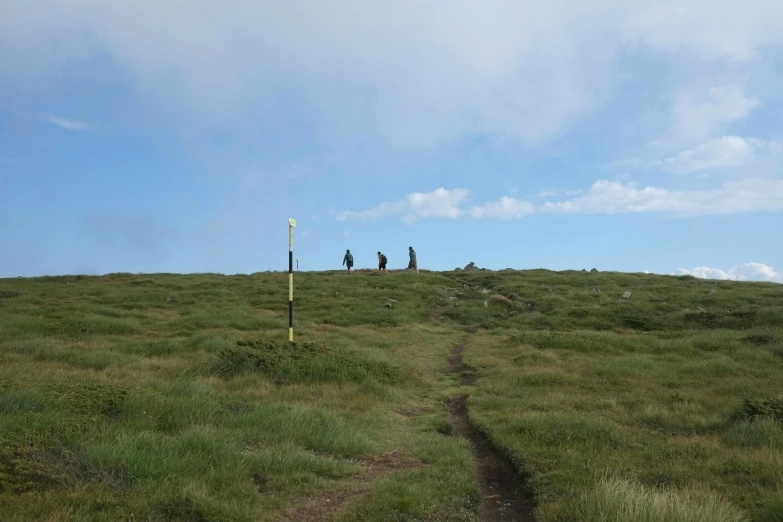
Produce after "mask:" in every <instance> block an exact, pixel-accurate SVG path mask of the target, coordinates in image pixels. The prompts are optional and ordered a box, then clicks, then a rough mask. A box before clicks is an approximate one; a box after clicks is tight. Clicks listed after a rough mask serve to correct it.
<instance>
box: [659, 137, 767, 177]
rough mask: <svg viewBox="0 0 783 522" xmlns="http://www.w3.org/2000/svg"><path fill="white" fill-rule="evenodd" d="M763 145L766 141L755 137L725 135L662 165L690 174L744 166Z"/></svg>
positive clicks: (678, 155) (670, 169)
mask: <svg viewBox="0 0 783 522" xmlns="http://www.w3.org/2000/svg"><path fill="white" fill-rule="evenodd" d="M763 147H764V143H763V142H762V141H760V140H757V139H755V138H740V137H739V136H724V137H722V138H718V139H714V140H710V141H708V142H706V143H702V144H701V145H699V146H698V147H696V148H694V149H691V150H685V151H683V152H680V153H679V154H677V155H676V156H672V157H670V158H667V159H665V160H663V162H662V166H663V168H664V169H665V170H668V171H671V172H673V173H675V174H689V173H691V172H696V171H699V170H704V169H716V168H728V167H742V166H743V165H746V164H747V163H749V162H750V161H751V160H753V159H754V157H755V156H756V154H757V153H758V152H759V151H760V150H761V149H762V148H763Z"/></svg>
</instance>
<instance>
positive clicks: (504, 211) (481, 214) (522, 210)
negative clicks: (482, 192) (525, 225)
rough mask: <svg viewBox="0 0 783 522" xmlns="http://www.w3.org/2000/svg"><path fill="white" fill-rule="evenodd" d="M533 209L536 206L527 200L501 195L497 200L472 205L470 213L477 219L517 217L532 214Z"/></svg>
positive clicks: (534, 209)
mask: <svg viewBox="0 0 783 522" xmlns="http://www.w3.org/2000/svg"><path fill="white" fill-rule="evenodd" d="M535 211H536V206H535V205H534V204H533V203H531V202H529V201H520V200H518V199H516V198H509V197H502V198H500V199H499V200H498V201H493V202H491V203H486V204H484V205H481V206H477V207H473V209H472V210H471V215H472V216H473V217H474V218H479V219H481V218H487V219H518V218H522V217H525V216H527V215H530V214H533V213H535Z"/></svg>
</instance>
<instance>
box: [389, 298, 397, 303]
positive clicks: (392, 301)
mask: <svg viewBox="0 0 783 522" xmlns="http://www.w3.org/2000/svg"><path fill="white" fill-rule="evenodd" d="M389 302H390V303H396V302H397V300H396V299H392V298H391V297H390V298H389Z"/></svg>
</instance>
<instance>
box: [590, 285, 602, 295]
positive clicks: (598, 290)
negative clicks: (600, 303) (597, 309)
mask: <svg viewBox="0 0 783 522" xmlns="http://www.w3.org/2000/svg"><path fill="white" fill-rule="evenodd" d="M592 292H593V293H594V294H600V293H601V289H600V288H598V287H597V286H596V287H595V288H593V290H592Z"/></svg>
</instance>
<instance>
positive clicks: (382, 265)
mask: <svg viewBox="0 0 783 522" xmlns="http://www.w3.org/2000/svg"><path fill="white" fill-rule="evenodd" d="M388 261H389V260H388V259H387V258H386V256H385V255H384V254H381V253H380V252H378V272H380V271H384V272H386V263H387V262H388Z"/></svg>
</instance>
